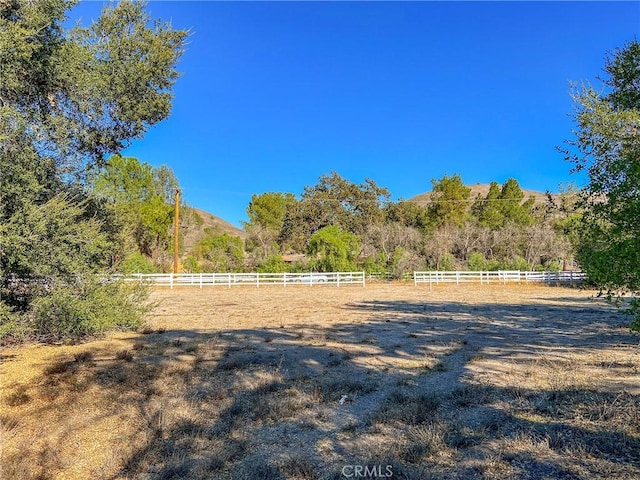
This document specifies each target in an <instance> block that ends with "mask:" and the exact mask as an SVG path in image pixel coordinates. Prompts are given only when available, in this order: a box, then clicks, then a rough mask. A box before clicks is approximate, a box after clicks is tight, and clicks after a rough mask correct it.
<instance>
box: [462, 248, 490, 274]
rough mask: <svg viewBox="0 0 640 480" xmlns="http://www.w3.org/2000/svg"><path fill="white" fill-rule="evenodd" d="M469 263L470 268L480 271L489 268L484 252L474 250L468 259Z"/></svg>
mask: <svg viewBox="0 0 640 480" xmlns="http://www.w3.org/2000/svg"><path fill="white" fill-rule="evenodd" d="M467 265H468V266H469V270H472V271H474V272H479V271H482V270H486V269H487V260H486V258H484V255H483V254H482V253H479V252H473V253H472V254H470V255H469V258H468V259H467Z"/></svg>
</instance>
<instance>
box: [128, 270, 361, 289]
mask: <svg viewBox="0 0 640 480" xmlns="http://www.w3.org/2000/svg"><path fill="white" fill-rule="evenodd" d="M122 278H124V279H125V280H127V281H139V282H147V283H151V284H153V285H158V286H164V287H170V288H173V287H177V286H185V287H187V286H189V287H200V288H202V287H205V286H220V287H225V286H226V287H232V286H236V285H253V286H255V287H261V286H264V285H282V286H285V287H286V286H294V285H307V286H315V285H333V286H337V287H339V286H342V285H362V286H363V287H364V285H365V274H364V272H330V273H318V272H309V273H257V272H254V273H150V274H143V273H135V274H132V275H126V276H123V277H122Z"/></svg>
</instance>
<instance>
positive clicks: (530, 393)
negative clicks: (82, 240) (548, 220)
mask: <svg viewBox="0 0 640 480" xmlns="http://www.w3.org/2000/svg"><path fill="white" fill-rule="evenodd" d="M556 300H557V301H558V302H559V303H562V304H561V305H546V306H532V305H504V304H483V305H468V304H464V303H455V302H450V303H437V302H428V301H426V302H376V301H374V302H364V303H353V304H350V305H348V306H347V307H346V308H345V316H346V317H348V314H349V311H367V312H370V317H369V319H368V321H366V322H362V323H358V324H350V323H336V324H334V325H332V326H329V327H322V328H318V327H315V326H313V325H296V326H287V327H286V328H265V329H242V330H233V329H229V330H215V331H210V332H194V331H190V330H169V331H154V332H152V333H148V334H146V335H143V336H140V337H138V338H136V339H132V345H131V348H130V349H128V350H127V351H126V352H115V353H114V352H99V351H94V352H92V353H91V355H90V356H88V358H87V359H85V360H78V359H76V360H73V361H70V360H65V361H62V360H61V362H60V365H59V366H58V368H57V370H56V369H55V368H51V369H50V370H49V371H48V372H46V373H45V375H44V376H43V378H42V380H41V382H40V384H41V385H42V388H43V389H42V392H44V393H43V394H45V395H50V396H51V405H50V406H48V407H46V408H56V409H60V408H62V409H64V408H68V409H70V410H72V409H73V408H74V406H75V405H77V404H79V403H81V402H82V398H83V395H86V392H88V391H89V390H90V389H92V390H91V391H92V392H95V391H99V392H100V394H101V395H103V396H104V405H110V406H111V407H109V408H106V407H105V412H104V414H105V415H115V414H117V413H118V412H119V411H128V412H135V413H134V414H129V415H130V416H133V417H134V418H133V419H132V420H131V419H130V424H131V425H132V427H131V428H135V429H136V431H135V432H132V436H131V438H132V440H131V441H130V443H129V444H128V445H126V446H125V447H126V448H125V447H117V446H114V448H122V452H123V453H122V454H121V456H120V457H119V458H118V459H117V462H116V463H117V464H118V465H119V467H118V469H117V470H118V472H117V473H116V474H113V472H110V473H109V472H107V470H106V469H103V470H100V469H97V470H96V476H97V477H102V478H112V479H125V478H127V479H147V478H148V479H174V478H175V479H178V478H179V479H184V478H220V479H226V478H228V479H262V480H270V479H309V480H312V479H321V478H322V479H324V478H327V479H333V478H336V479H337V478H348V477H347V476H345V475H344V474H345V473H346V474H347V475H348V474H349V473H353V472H354V470H353V469H352V468H351V467H348V466H357V465H360V466H366V467H367V468H368V470H367V472H368V473H369V474H370V475H369V477H367V478H376V476H377V478H382V477H383V474H388V473H389V472H392V476H390V477H389V476H388V475H387V477H386V478H394V479H396V478H398V479H401V478H406V479H412V480H413V479H422V478H424V479H429V478H434V479H435V478H438V479H454V478H459V479H489V478H491V479H499V478H504V479H507V478H509V479H511V478H522V479H545V478H547V479H558V478H563V479H582V478H607V479H611V478H620V479H622V478H634V477H635V478H638V477H640V434H639V429H640V413H639V412H640V397H639V396H638V394H637V389H638V388H640V385H638V383H639V380H638V368H639V367H640V362H638V358H637V356H636V357H633V356H630V357H629V358H630V360H624V361H622V360H616V358H617V357H615V358H614V357H613V356H608V357H607V356H605V357H603V356H602V355H603V353H602V352H609V351H612V352H614V353H611V355H614V356H615V352H617V351H623V352H626V351H627V350H628V349H632V348H634V347H635V348H637V346H638V338H637V337H636V336H634V335H631V334H630V333H629V332H628V329H625V328H620V325H621V323H623V321H624V318H623V317H621V316H620V315H619V314H618V313H617V312H616V311H615V310H612V309H610V308H607V307H606V306H603V305H601V304H598V303H593V302H576V301H575V299H571V302H568V301H565V300H563V299H561V298H559V299H556ZM634 359H635V360H634ZM589 362H591V363H589ZM54 367H55V366H54ZM581 369H586V370H585V371H586V372H588V371H590V370H589V369H593V370H594V371H596V370H597V371H600V370H602V371H603V372H604V373H603V376H602V379H603V382H601V383H598V382H593V383H590V382H588V381H587V382H580V381H578V380H579V378H578V377H579V375H577V373H576V372H579V371H581ZM605 377H606V378H605ZM598 378H601V377H598ZM611 378H614V381H613V383H612V381H611ZM604 380H607V381H604ZM536 382H537V383H536ZM613 387H615V388H613ZM634 388H635V390H634ZM96 389H97V390H96ZM43 413H44V412H43ZM134 433H135V435H134ZM69 434H71V430H70V431H69ZM25 458H29V457H28V455H27V456H26V457H25ZM12 461H13V462H18V459H12ZM40 461H41V462H43V461H42V460H40ZM45 463H46V462H45ZM345 468H346V470H345ZM374 473H375V475H374ZM24 478H26V477H24Z"/></svg>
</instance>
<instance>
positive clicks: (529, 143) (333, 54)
mask: <svg viewBox="0 0 640 480" xmlns="http://www.w3.org/2000/svg"><path fill="white" fill-rule="evenodd" d="M100 8H101V2H83V3H82V4H81V5H79V6H78V7H76V8H75V9H74V10H72V11H71V12H70V18H72V19H75V18H77V17H79V16H81V17H83V19H84V20H85V21H86V20H89V19H90V18H95V17H96V16H97V14H98V12H99V10H100ZM147 8H148V10H149V11H150V12H151V14H152V16H153V17H159V18H162V19H163V20H170V21H171V22H172V24H173V26H174V27H175V28H184V29H191V31H192V35H191V37H190V38H189V45H188V47H187V51H186V53H185V54H184V56H183V58H182V60H181V63H180V65H179V67H178V68H179V70H180V72H181V73H182V77H181V78H180V79H179V80H178V82H177V84H176V87H175V101H174V107H173V111H172V114H171V117H170V118H169V119H168V120H166V121H164V122H163V123H161V124H159V125H157V126H156V127H154V128H153V129H152V130H151V131H149V132H148V134H147V135H146V137H145V138H144V139H143V140H141V141H137V142H136V143H134V144H133V145H132V146H131V147H130V148H128V149H127V150H126V151H125V152H124V154H125V155H129V156H135V157H137V158H139V159H140V160H141V161H144V162H148V163H150V164H152V165H155V166H158V165H162V164H166V165H168V166H169V167H171V168H172V169H173V171H174V172H175V173H176V175H177V176H178V179H179V180H180V183H181V185H182V187H183V189H184V194H185V198H186V200H187V202H188V203H189V204H191V205H193V206H195V207H198V208H202V209H204V210H207V211H209V212H211V213H213V214H215V215H218V216H220V217H222V218H224V219H225V220H227V221H230V222H231V223H234V224H236V225H239V224H240V222H241V221H242V220H245V219H246V218H245V215H246V214H245V210H246V207H247V205H248V203H249V201H250V199H251V195H252V194H254V193H263V192H268V191H280V192H292V193H294V194H296V195H299V194H300V193H301V192H302V189H303V188H304V186H305V185H313V184H315V183H316V182H317V179H318V177H319V176H320V175H322V174H323V173H329V172H330V171H333V170H335V171H336V172H338V173H339V174H340V175H342V176H343V177H345V178H348V179H350V180H351V181H354V182H356V183H360V182H362V181H364V179H365V178H371V179H373V180H375V181H376V182H377V183H378V184H379V185H381V186H386V187H388V188H389V190H390V191H391V193H392V195H393V198H394V199H397V198H400V197H402V198H410V197H412V196H414V195H417V194H419V193H422V192H425V191H428V190H430V188H431V183H430V181H431V179H432V178H436V179H437V178H441V177H442V176H443V175H445V174H453V173H459V174H460V175H461V176H462V178H463V180H464V181H465V182H466V183H468V184H473V183H488V182H490V181H493V180H495V181H498V182H503V181H504V180H506V179H507V178H509V177H514V178H516V179H517V180H518V181H519V182H520V184H521V186H522V187H523V188H528V189H533V190H541V191H545V190H551V191H557V190H558V186H559V184H561V183H566V182H569V181H575V182H576V183H578V184H580V183H582V182H583V179H582V178H579V177H575V176H573V175H570V174H569V170H570V168H571V165H570V164H569V163H567V162H565V161H564V160H563V158H562V155H561V154H560V153H558V152H557V151H556V150H555V147H556V146H559V145H562V143H563V141H564V140H565V139H567V138H570V137H571V129H572V127H573V124H572V120H571V118H570V113H571V111H572V104H571V99H570V96H569V92H570V88H569V84H570V82H571V81H581V80H585V79H586V80H591V81H593V82H595V78H596V76H597V75H600V74H602V68H603V65H604V57H605V55H606V54H607V52H610V51H612V50H613V49H615V48H616V47H620V46H622V45H623V44H624V43H625V42H627V41H629V40H632V39H634V38H636V39H637V38H640V2H620V3H617V2H584V3H583V2H535V3H530V2H489V3H485V2H210V1H200V2H177V1H174V2H166V1H154V2H151V3H149V5H148V7H147ZM596 84H597V83H596Z"/></svg>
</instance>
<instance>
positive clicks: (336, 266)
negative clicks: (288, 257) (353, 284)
mask: <svg viewBox="0 0 640 480" xmlns="http://www.w3.org/2000/svg"><path fill="white" fill-rule="evenodd" d="M359 248H360V246H359V242H358V237H357V236H356V235H355V234H353V233H351V232H347V231H345V230H342V229H340V228H339V227H337V226H336V225H329V226H327V227H324V228H322V229H320V230H318V231H317V232H316V233H314V234H313V235H312V236H311V238H309V245H308V247H307V253H308V254H309V255H310V256H312V257H313V258H314V259H315V261H314V267H315V268H316V269H317V270H318V271H321V272H340V271H350V270H353V268H354V261H355V259H356V256H357V255H358V252H359Z"/></svg>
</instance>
